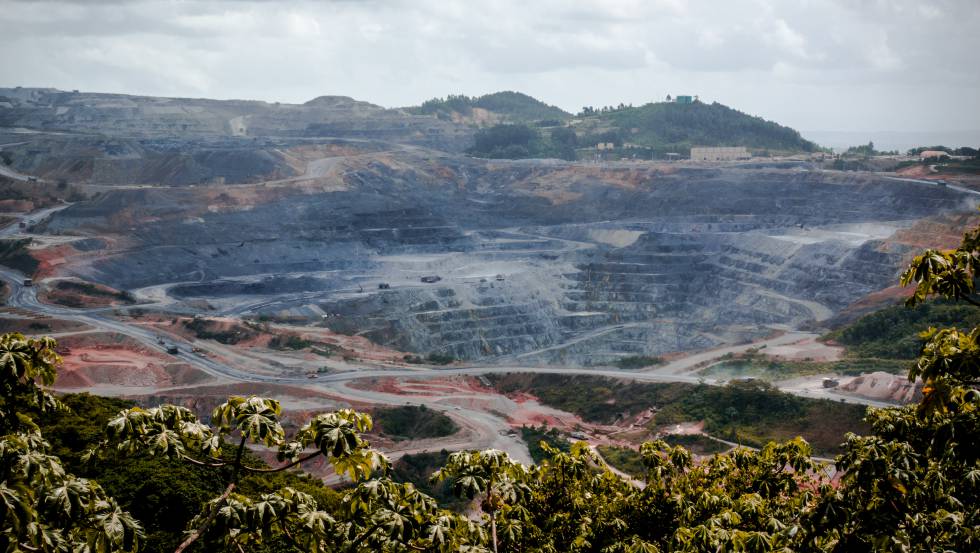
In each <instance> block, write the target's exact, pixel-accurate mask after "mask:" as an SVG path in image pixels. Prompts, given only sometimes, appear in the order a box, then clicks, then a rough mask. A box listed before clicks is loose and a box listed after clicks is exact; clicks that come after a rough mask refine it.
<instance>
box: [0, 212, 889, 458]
mask: <svg viewBox="0 0 980 553" xmlns="http://www.w3.org/2000/svg"><path fill="white" fill-rule="evenodd" d="M69 205H70V204H65V205H59V206H55V207H51V208H47V209H44V210H41V211H37V212H34V213H30V214H25V215H23V216H21V217H20V220H17V221H14V222H13V223H11V224H10V225H8V226H7V227H5V228H2V229H0V236H2V237H13V236H17V235H19V234H20V230H21V229H20V227H19V223H20V221H28V220H30V221H33V222H35V223H39V222H41V221H43V220H44V219H45V218H47V217H49V216H51V215H52V214H53V213H55V212H57V211H59V210H61V209H65V208H67V207H69ZM25 236H29V235H25ZM0 279H2V280H3V281H5V282H6V283H7V285H8V286H9V288H10V297H9V298H8V300H7V305H8V306H9V307H12V308H18V309H21V310H24V311H27V312H30V313H33V314H36V315H39V316H49V317H56V318H60V319H65V320H70V321H75V322H79V323H83V324H85V325H88V326H90V327H93V328H95V329H98V330H101V331H106V332H113V333H118V334H121V335H124V336H128V337H130V338H132V339H134V340H136V341H138V342H139V343H141V344H143V345H144V346H145V347H148V348H150V349H152V350H155V351H159V352H161V353H164V354H166V353H167V346H166V345H165V344H167V343H172V344H175V345H177V346H178V348H179V349H180V351H181V352H182V353H181V354H180V355H179V357H180V358H181V360H182V361H184V362H185V363H187V364H189V365H191V366H193V367H195V368H197V369H199V370H201V371H203V372H204V373H206V374H208V375H211V376H214V377H218V378H220V379H223V380H228V381H234V382H264V383H269V384H283V385H294V386H296V385H301V386H302V387H304V388H313V389H320V390H322V391H325V392H330V393H332V394H335V395H338V396H340V397H344V398H347V399H349V400H351V401H357V402H364V403H373V404H387V405H406V404H417V405H422V404H425V405H429V406H432V404H433V401H432V398H431V397H426V396H416V397H413V396H411V395H398V394H392V393H385V392H379V391H374V390H365V389H362V388H356V387H352V386H348V384H349V383H351V382H352V381H355V380H359V379H369V378H379V377H396V378H397V377H411V378H435V377H445V376H452V375H473V376H477V375H484V374H494V373H496V374H499V373H511V372H525V373H542V374H566V375H592V376H607V377H614V378H626V379H632V380H636V381H642V382H686V383H699V382H700V383H706V384H720V382H716V381H714V380H712V379H705V378H703V377H699V376H698V375H696V374H693V373H692V371H693V369H694V368H696V367H697V366H699V365H701V364H705V363H710V362H711V361H713V360H717V359H719V358H721V357H722V356H724V355H726V354H728V353H737V352H741V351H745V350H747V349H749V348H757V347H760V346H762V345H772V346H775V345H785V344H791V343H794V342H798V341H800V340H803V339H807V338H812V337H813V336H814V335H813V334H810V333H803V332H786V333H784V334H781V335H778V336H775V337H772V338H768V339H765V340H761V341H758V342H754V343H749V344H742V345H737V346H728V347H722V348H717V349H713V350H710V351H705V352H699V353H695V354H692V355H688V356H686V357H683V358H681V359H677V360H674V361H671V362H670V363H667V364H666V365H663V366H659V367H654V368H651V369H647V370H639V371H631V370H622V369H613V368H607V369H582V368H566V367H535V366H524V365H520V364H517V363H516V362H517V361H518V359H513V360H511V363H514V364H511V365H507V366H500V365H486V366H480V365H473V366H468V367H451V368H429V367H410V368H409V367H393V368H382V367H374V368H364V369H360V370H354V371H347V372H337V373H332V374H324V375H320V376H317V377H316V378H315V379H311V378H309V377H306V376H305V375H302V376H297V375H295V374H293V375H276V374H269V373H266V374H260V373H256V372H252V371H249V370H245V369H243V368H242V367H243V366H248V365H249V364H252V365H254V364H255V363H256V361H257V358H255V357H252V356H251V355H247V354H245V353H243V352H239V351H233V350H232V348H228V347H225V346H221V345H219V344H215V343H213V342H209V341H206V340H204V341H190V340H186V339H183V338H179V337H176V336H174V335H171V334H162V333H160V332H158V331H156V330H155V329H153V328H147V327H145V326H142V325H138V324H132V323H128V322H123V321H120V320H116V319H113V318H111V313H112V311H113V309H111V308H110V309H107V308H87V309H86V308H82V309H74V308H71V309H70V308H65V307H59V306H55V305H50V304H46V303H42V302H40V301H39V300H38V297H37V291H36V288H35V287H34V286H25V285H24V279H25V275H24V274H22V273H21V272H19V271H16V270H14V269H10V268H6V267H2V266H0ZM623 326H627V325H623ZM604 330H606V331H608V330H611V329H604ZM192 347H196V348H200V349H202V350H204V352H205V353H207V354H208V355H192V354H190V353H188V352H189V351H190V349H191V348H192ZM212 357H216V358H218V359H229V360H231V361H242V363H241V364H240V365H239V364H238V363H235V364H234V365H233V364H230V363H226V362H221V361H219V360H217V359H215V358H212ZM259 361H260V362H264V363H267V360H259ZM787 391H789V392H791V393H796V394H799V395H806V396H809V397H822V398H825V399H834V400H840V401H846V402H851V403H860V404H865V405H872V406H887V405H889V404H886V403H883V402H877V401H872V400H868V399H864V398H859V397H854V396H844V395H840V394H837V393H835V392H834V391H833V390H820V391H813V390H804V389H787ZM435 403H437V404H439V403H440V402H439V401H436V402H435ZM444 406H446V407H447V409H446V414H447V415H449V416H451V417H452V418H454V419H456V420H457V421H458V422H459V423H460V425H461V426H463V427H464V428H465V429H466V430H468V432H467V433H466V442H465V443H458V444H457V443H452V444H450V445H452V446H453V447H458V448H463V447H469V448H481V449H482V448H488V447H494V448H498V449H502V450H504V451H507V452H508V453H509V454H510V455H512V456H513V457H514V458H516V459H518V460H520V461H522V462H530V457H529V455H528V451H527V447H526V446H525V444H524V443H523V441H521V439H520V438H519V437H517V436H516V435H513V433H508V431H509V430H510V429H511V425H510V423H509V421H508V420H507V419H506V415H504V414H501V413H494V412H487V411H483V410H480V409H475V408H468V407H466V406H461V405H445V404H444ZM446 443H447V444H449V442H446ZM443 447H446V446H443ZM405 452H408V450H406V451H403V452H397V451H396V452H395V453H396V455H397V454H399V453H405Z"/></svg>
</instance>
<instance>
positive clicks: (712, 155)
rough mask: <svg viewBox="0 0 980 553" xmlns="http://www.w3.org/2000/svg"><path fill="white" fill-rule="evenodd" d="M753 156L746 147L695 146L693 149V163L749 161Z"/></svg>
mask: <svg viewBox="0 0 980 553" xmlns="http://www.w3.org/2000/svg"><path fill="white" fill-rule="evenodd" d="M751 157H752V154H750V153H749V151H748V150H746V149H745V146H694V147H693V148H691V161H734V160H736V159H749V158H751Z"/></svg>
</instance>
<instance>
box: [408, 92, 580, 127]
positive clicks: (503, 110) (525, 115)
mask: <svg viewBox="0 0 980 553" xmlns="http://www.w3.org/2000/svg"><path fill="white" fill-rule="evenodd" d="M473 108H480V109H485V110H487V111H490V112H493V113H495V114H497V115H499V116H502V117H503V118H505V119H508V120H511V121H525V122H531V121H548V120H555V121H563V120H565V119H568V118H570V117H571V114H570V113H568V112H566V111H564V110H563V109H561V108H558V107H555V106H550V105H548V104H546V103H544V102H542V101H541V100H538V99H537V98H533V97H531V96H528V95H527V94H522V93H520V92H512V91H509V90H508V91H503V92H494V93H492V94H486V95H483V96H473V97H471V96H466V95H465V94H458V95H453V94H450V95H449V96H446V97H445V98H433V99H431V100H426V101H425V102H423V103H422V105H421V106H419V107H417V108H410V111H411V112H413V113H418V114H423V115H435V116H436V117H438V118H440V119H451V118H452V116H453V114H454V113H458V114H460V115H463V116H470V115H472V113H473Z"/></svg>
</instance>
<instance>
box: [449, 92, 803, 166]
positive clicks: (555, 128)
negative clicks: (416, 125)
mask: <svg viewBox="0 0 980 553" xmlns="http://www.w3.org/2000/svg"><path fill="white" fill-rule="evenodd" d="M551 123H552V126H551V128H538V127H540V126H541V125H537V126H536V125H530V124H527V123H526V122H520V121H519V120H517V119H514V120H512V121H508V122H506V123H499V124H496V125H488V126H487V128H483V129H481V130H479V131H478V132H477V134H476V136H475V144H474V146H473V147H472V148H470V149H469V150H468V153H470V154H471V155H475V156H478V157H487V158H510V159H520V158H542V157H557V158H563V159H576V158H577V157H580V156H583V155H587V154H589V153H590V151H589V149H594V148H595V147H596V145H597V144H603V152H605V155H607V156H613V157H614V158H615V157H617V156H620V157H622V156H625V157H629V158H633V157H636V158H639V159H662V158H664V156H665V155H666V154H667V153H668V152H673V153H679V154H681V155H682V156H687V155H689V154H690V151H691V147H692V146H745V147H746V148H747V149H748V150H749V151H750V152H753V153H799V152H813V151H816V150H818V146H817V145H816V144H814V143H812V142H810V141H809V140H806V139H804V138H803V137H802V136H800V133H799V132H797V131H795V130H793V129H791V128H789V127H784V126H782V125H779V124H777V123H774V122H772V121H766V120H765V119H762V118H761V117H755V116H752V115H748V114H745V113H742V112H740V111H738V110H734V109H732V108H729V107H727V106H724V105H722V104H719V103H712V104H705V103H701V102H694V103H691V104H677V103H671V102H658V103H650V104H646V105H643V106H639V107H633V106H625V105H624V106H620V107H616V108H604V109H601V110H595V109H593V108H586V109H585V111H583V112H582V113H580V114H579V115H578V116H576V118H575V119H573V120H571V121H570V122H569V123H568V124H565V125H563V126H561V121H557V120H556V121H553V122H551ZM609 144H612V148H613V149H612V150H611V151H610V150H608V149H607V148H608V145H609ZM576 150H578V153H576ZM591 153H594V152H591Z"/></svg>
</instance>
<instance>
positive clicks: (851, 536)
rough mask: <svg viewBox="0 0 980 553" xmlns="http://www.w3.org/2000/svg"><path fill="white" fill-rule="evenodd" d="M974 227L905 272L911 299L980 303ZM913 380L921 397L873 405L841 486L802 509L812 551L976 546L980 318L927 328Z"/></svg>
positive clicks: (979, 531)
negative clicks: (979, 322) (972, 324)
mask: <svg viewBox="0 0 980 553" xmlns="http://www.w3.org/2000/svg"><path fill="white" fill-rule="evenodd" d="M978 267H980V228H977V229H973V230H971V231H969V232H967V233H966V234H965V235H964V237H963V240H962V242H961V243H960V245H959V247H957V248H955V249H950V250H927V251H926V252H924V253H923V254H922V255H919V256H916V257H915V258H914V259H913V260H912V263H911V264H910V265H909V267H908V269H907V270H906V271H905V272H904V273H903V274H902V276H901V283H902V284H903V285H914V286H915V288H914V290H913V293H912V295H911V296H910V297H909V298H908V300H907V302H906V303H907V305H909V306H914V305H917V304H919V303H921V302H923V301H926V300H927V299H928V298H930V297H933V296H938V297H940V298H944V299H946V300H950V301H965V302H967V303H969V304H971V305H974V306H978V307H980V302H978V301H977V300H976V298H975V297H974V295H975V292H976V290H975V283H974V281H975V279H976V276H977V269H978ZM923 338H924V339H925V340H926V342H925V344H924V345H923V346H922V350H921V353H920V355H919V357H918V359H917V360H916V361H915V363H914V365H913V366H912V368H911V369H910V370H909V380H911V381H916V380H917V379H921V380H922V383H923V388H922V392H923V399H922V401H921V402H920V403H919V404H918V405H912V406H907V407H901V408H889V409H871V410H870V411H869V415H868V419H869V421H870V422H871V425H872V434H871V435H870V436H864V437H862V436H854V435H850V436H849V437H848V441H847V446H846V450H845V453H844V454H843V455H841V456H840V457H838V459H837V468H838V470H839V471H841V472H842V474H843V476H842V477H841V481H840V485H839V486H838V487H837V488H836V489H833V488H831V487H829V486H824V487H822V488H821V490H820V491H821V495H820V500H819V502H818V503H817V504H816V505H815V507H814V509H813V511H812V512H811V513H810V514H809V516H807V517H806V520H805V525H806V526H807V530H806V532H807V534H809V538H808V539H807V540H806V542H805V543H806V544H807V545H808V546H809V547H811V548H813V549H816V550H826V551H863V550H871V549H874V550H889V551H891V550H895V551H897V550H921V551H975V550H977V549H978V547H980V507H978V506H980V450H978V449H977V447H976V443H977V440H978V439H980V390H978V384H980V343H978V339H980V327H978V328H973V329H972V330H970V331H969V332H961V331H959V330H958V329H956V328H946V329H942V330H937V329H929V330H928V331H926V332H925V333H923Z"/></svg>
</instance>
